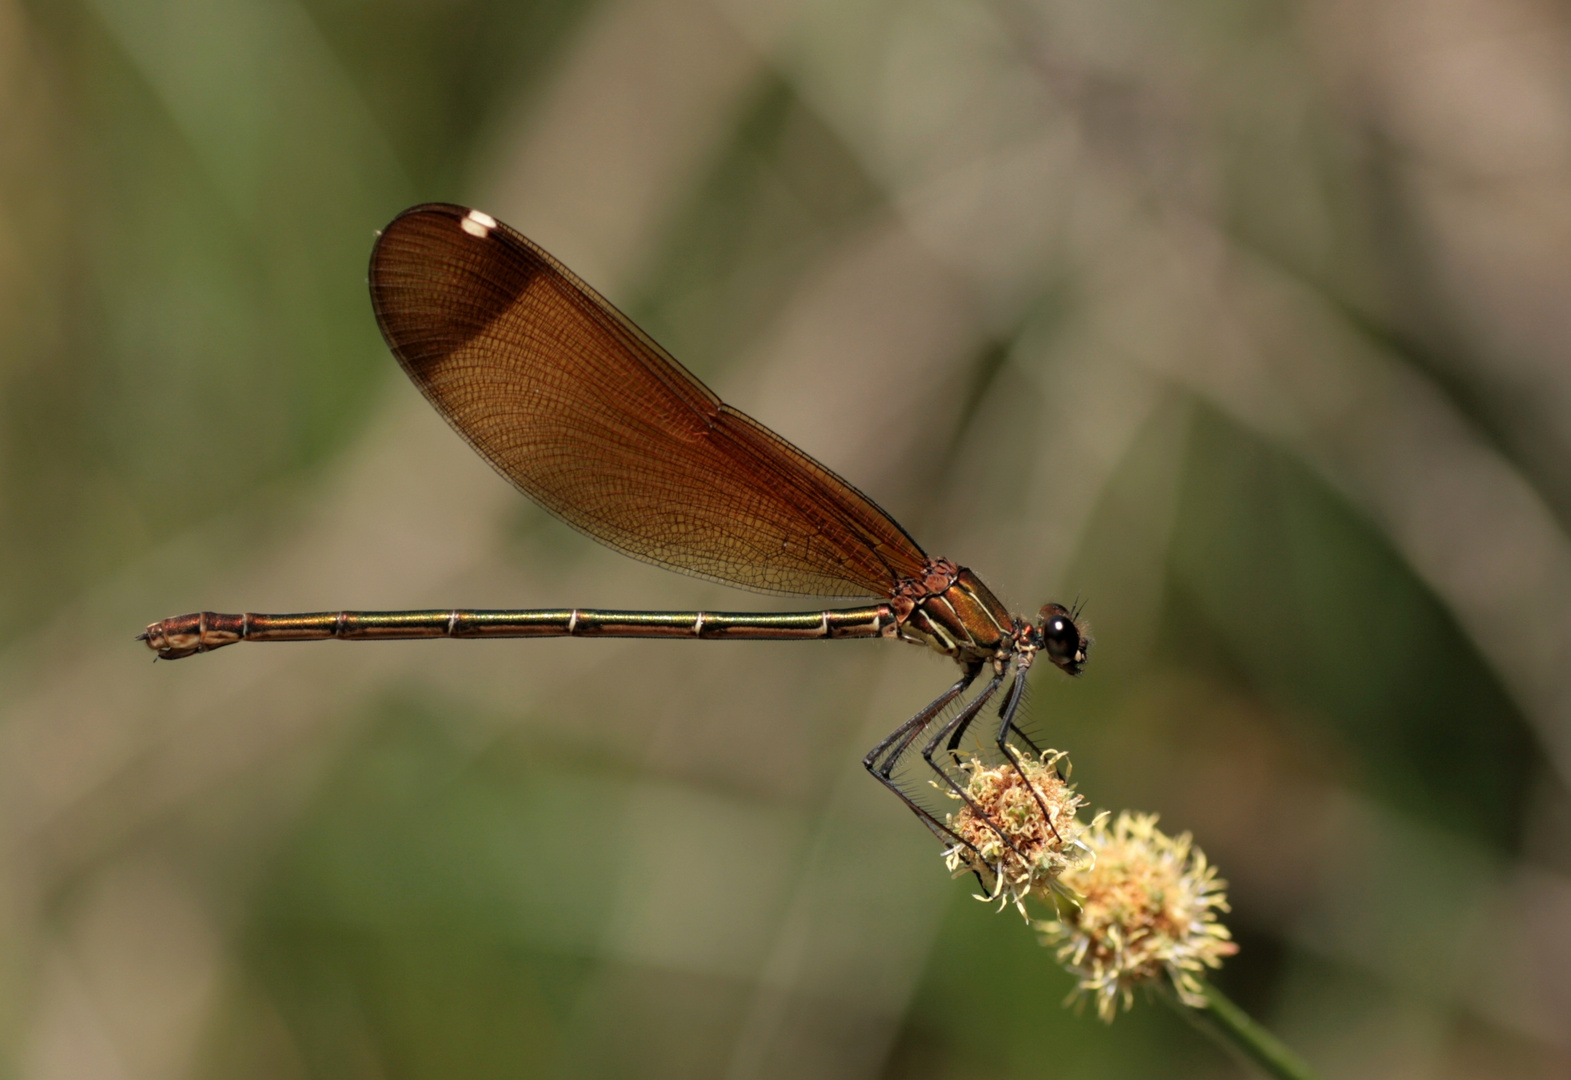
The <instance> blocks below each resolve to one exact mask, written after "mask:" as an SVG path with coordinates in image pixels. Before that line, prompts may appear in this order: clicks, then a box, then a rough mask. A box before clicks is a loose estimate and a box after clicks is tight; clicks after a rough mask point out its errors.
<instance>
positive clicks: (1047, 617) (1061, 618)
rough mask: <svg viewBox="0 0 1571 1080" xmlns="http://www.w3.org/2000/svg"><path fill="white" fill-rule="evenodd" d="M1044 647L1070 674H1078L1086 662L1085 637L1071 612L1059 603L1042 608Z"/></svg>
mask: <svg viewBox="0 0 1571 1080" xmlns="http://www.w3.org/2000/svg"><path fill="white" fill-rule="evenodd" d="M1041 633H1042V647H1043V648H1044V649H1046V650H1047V655H1048V656H1049V657H1050V658H1051V659H1052V661H1053V663H1055V664H1057V665H1058V666H1059V667H1061V668H1063V669H1064V670H1065V671H1067V672H1069V674H1071V675H1074V674H1077V673H1078V672H1079V670H1080V665H1081V664H1082V663H1084V662H1085V658H1086V657H1085V638H1084V637H1083V636H1082V635H1081V633H1080V627H1079V626H1077V625H1076V624H1075V620H1074V619H1073V618H1071V617H1070V615H1069V612H1067V611H1065V610H1064V609H1063V608H1061V607H1059V606H1058V605H1057V604H1049V605H1047V607H1045V608H1043V609H1042V630H1041Z"/></svg>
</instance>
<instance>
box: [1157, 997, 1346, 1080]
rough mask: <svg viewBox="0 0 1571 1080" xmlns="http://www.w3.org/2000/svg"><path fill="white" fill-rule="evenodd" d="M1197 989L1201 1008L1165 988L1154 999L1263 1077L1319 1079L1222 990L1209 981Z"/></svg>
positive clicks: (1295, 1055)
mask: <svg viewBox="0 0 1571 1080" xmlns="http://www.w3.org/2000/svg"><path fill="white" fill-rule="evenodd" d="M1200 986H1201V990H1202V992H1203V993H1204V994H1205V998H1206V1003H1205V1005H1204V1006H1203V1007H1201V1008H1195V1007H1193V1006H1190V1005H1185V1004H1184V1003H1183V1002H1182V1001H1180V1000H1178V995H1177V994H1175V993H1173V991H1172V990H1171V989H1170V988H1168V987H1165V986H1164V987H1162V988H1161V991H1160V993H1158V995H1157V996H1158V997H1160V998H1161V999H1162V1000H1163V1001H1165V1002H1167V1003H1168V1005H1169V1006H1171V1007H1172V1008H1173V1009H1175V1010H1176V1011H1177V1012H1178V1015H1180V1016H1182V1017H1183V1018H1184V1019H1185V1020H1186V1021H1188V1023H1189V1024H1190V1025H1191V1026H1193V1027H1194V1028H1196V1029H1198V1030H1199V1031H1202V1032H1204V1033H1205V1034H1206V1035H1207V1036H1208V1037H1210V1039H1211V1040H1212V1041H1213V1042H1215V1043H1217V1045H1219V1046H1221V1047H1222V1048H1223V1049H1224V1050H1227V1051H1229V1052H1230V1053H1232V1054H1234V1055H1235V1056H1237V1057H1240V1058H1242V1059H1243V1060H1245V1061H1247V1062H1248V1063H1249V1064H1251V1065H1253V1066H1255V1067H1256V1068H1257V1069H1259V1070H1260V1071H1261V1072H1263V1073H1265V1074H1266V1075H1267V1076H1271V1077H1276V1078H1277V1080H1319V1077H1318V1076H1317V1075H1316V1074H1315V1072H1314V1070H1312V1069H1311V1068H1310V1067H1309V1065H1308V1064H1307V1063H1306V1062H1305V1061H1304V1059H1303V1058H1301V1057H1299V1056H1298V1055H1297V1054H1295V1053H1293V1051H1291V1050H1289V1049H1288V1048H1287V1046H1286V1045H1284V1044H1283V1042H1282V1040H1281V1039H1278V1038H1277V1037H1276V1036H1275V1035H1273V1034H1271V1033H1270V1032H1269V1031H1267V1030H1266V1029H1265V1028H1263V1027H1261V1026H1260V1025H1259V1024H1257V1023H1255V1021H1253V1020H1251V1019H1250V1018H1249V1014H1248V1013H1246V1012H1244V1010H1243V1009H1240V1008H1239V1007H1238V1006H1237V1005H1234V1004H1233V1002H1232V1001H1231V1000H1229V999H1228V997H1227V996H1226V995H1225V994H1223V993H1222V991H1220V990H1218V989H1217V988H1216V987H1215V986H1213V985H1211V984H1210V983H1209V982H1202V983H1201V984H1200Z"/></svg>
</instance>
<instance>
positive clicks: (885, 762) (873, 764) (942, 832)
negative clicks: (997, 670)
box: [862, 664, 982, 859]
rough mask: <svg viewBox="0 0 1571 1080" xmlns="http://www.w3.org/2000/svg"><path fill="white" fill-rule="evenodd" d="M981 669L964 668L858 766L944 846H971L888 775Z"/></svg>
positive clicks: (974, 679)
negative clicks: (953, 682)
mask: <svg viewBox="0 0 1571 1080" xmlns="http://www.w3.org/2000/svg"><path fill="white" fill-rule="evenodd" d="M981 670H982V665H981V664H968V665H966V669H965V674H964V675H962V676H960V678H959V679H957V680H956V681H955V684H954V685H953V686H951V687H950V688H949V689H948V690H945V691H944V692H943V693H942V694H939V695H938V697H936V698H934V699H933V700H932V701H931V702H929V703H928V704H927V705H926V706H924V707H923V708H921V709H920V710H918V711H917V713H916V715H915V716H913V717H911V719H909V720H907V721H906V722H905V723H903V724H901V725H900V726H899V727H897V728H896V729H895V730H894V731H893V732H891V733H890V734H889V737H888V738H886V739H884V741H883V742H881V743H879V744H878V745H877V746H875V747H873V749H871V750H869V751H868V752H867V756H866V757H864V758H863V759H862V767H863V768H865V769H866V770H867V771H868V772H870V773H872V774H873V776H874V777H875V778H877V780H878V782H879V783H880V784H883V785H884V786H885V787H886V788H888V789H889V790H890V791H892V792H894V793H895V795H897V796H898V797H899V799H900V801H901V802H903V803H905V804H906V806H907V807H909V808H910V810H911V812H912V813H913V814H915V815H916V816H917V817H918V818H920V819H921V821H922V824H924V825H926V826H927V827H928V829H929V830H931V831H932V833H933V835H934V836H936V837H938V839H939V841H940V842H941V843H943V844H946V845H948V844H964V845H965V846H966V847H971V845H970V844H967V843H966V842H965V841H964V840H962V839H960V837H958V836H956V835H955V833H954V830H952V829H950V828H949V826H947V825H945V824H943V823H942V822H940V821H939V820H938V819H937V818H935V817H934V816H933V815H932V814H931V813H929V812H928V811H927V810H924V809H923V808H922V807H921V806H918V805H917V803H916V801H915V800H913V799H912V798H911V797H910V796H909V795H907V794H906V793H905V792H904V791H902V790H901V789H900V785H899V784H897V783H895V781H894V779H893V776H892V774H893V772H894V770H895V766H896V765H897V764H899V762H900V759H901V758H903V757H904V756H905V754H906V751H907V750H908V749H910V746H911V744H912V743H913V742H915V741H916V738H917V736H919V735H921V734H922V731H923V729H925V728H926V727H927V725H928V724H931V723H932V722H933V717H935V716H937V715H938V714H939V713H941V712H943V711H944V710H945V709H946V708H948V707H949V704H950V703H951V702H953V701H954V700H955V699H956V698H958V697H959V696H960V695H961V694H964V693H965V692H966V691H967V690H968V689H970V687H971V684H972V683H973V682H975V681H976V677H977V675H978V674H980V673H981ZM896 744H898V745H896ZM891 748H893V749H891ZM972 850H973V851H975V850H976V849H975V848H972ZM977 858H979V859H980V858H981V853H980V852H978V853H977Z"/></svg>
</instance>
